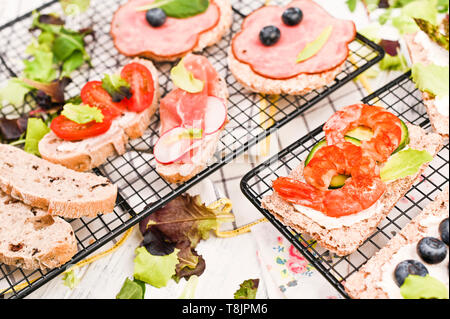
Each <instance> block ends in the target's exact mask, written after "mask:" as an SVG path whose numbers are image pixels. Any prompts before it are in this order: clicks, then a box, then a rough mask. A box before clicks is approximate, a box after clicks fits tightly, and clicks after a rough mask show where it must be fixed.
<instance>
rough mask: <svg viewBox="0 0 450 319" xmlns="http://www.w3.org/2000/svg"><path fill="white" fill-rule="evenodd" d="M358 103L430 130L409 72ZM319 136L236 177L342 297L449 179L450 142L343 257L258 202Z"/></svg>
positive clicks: (312, 135) (310, 136) (319, 130)
mask: <svg viewBox="0 0 450 319" xmlns="http://www.w3.org/2000/svg"><path fill="white" fill-rule="evenodd" d="M363 103H366V104H375V103H377V105H383V106H385V107H387V108H388V109H389V110H390V111H391V112H393V113H394V114H395V115H397V116H399V117H400V118H401V119H402V120H404V121H406V122H409V123H411V124H414V125H418V126H421V127H423V128H425V129H427V130H431V125H430V122H429V119H428V116H427V113H426V109H425V106H424V104H423V103H422V93H421V92H420V91H418V90H417V89H416V88H415V85H414V83H413V82H412V81H411V80H410V72H408V73H406V74H404V75H402V76H400V77H399V78H397V79H396V80H394V81H392V82H391V83H389V84H387V85H386V86H384V87H383V88H381V89H379V90H378V91H376V92H375V93H373V94H372V95H370V96H368V97H366V98H364V99H363ZM323 138H324V134H323V131H322V127H318V128H317V129H315V130H314V131H312V132H311V133H309V134H307V135H306V136H304V137H302V138H301V139H299V140H298V141H297V142H295V143H293V144H292V145H290V146H289V147H287V148H286V149H284V150H282V151H281V152H280V153H279V154H277V155H275V156H274V157H272V158H271V159H269V160H267V161H266V162H264V163H262V164H261V165H259V166H257V167H256V168H255V169H253V170H252V171H251V172H249V173H248V174H247V175H246V176H244V178H243V179H242V181H241V189H242V192H243V193H244V195H245V196H246V197H247V198H248V199H249V200H250V201H251V202H252V203H253V205H255V206H256V207H257V208H258V210H259V211H260V212H261V213H262V214H263V215H264V216H265V217H266V218H267V219H268V220H269V221H270V222H271V223H272V224H273V225H274V226H275V227H276V228H277V229H278V230H279V231H280V232H281V233H282V234H283V235H284V236H286V238H287V239H288V240H289V241H290V242H291V243H292V244H293V245H294V246H295V247H296V248H297V249H298V250H299V251H301V252H302V254H303V255H304V256H305V257H306V258H307V259H308V260H309V261H310V262H311V263H312V264H313V266H314V267H315V268H316V269H317V270H318V271H320V272H321V274H322V275H323V276H324V277H325V278H326V279H327V280H328V281H329V282H330V283H331V284H332V285H333V286H334V287H335V288H336V289H337V290H338V291H339V292H340V293H341V294H342V295H343V296H344V297H346V298H349V296H348V295H347V294H346V292H345V290H344V287H343V285H342V282H343V281H344V280H345V279H346V278H348V277H349V276H350V275H351V274H353V273H355V272H357V271H358V270H359V268H360V267H361V266H362V265H364V264H365V262H366V261H368V260H369V259H370V257H371V256H373V255H374V254H375V253H376V252H377V251H378V250H380V249H381V248H382V247H383V246H385V245H386V244H387V242H388V241H389V240H390V239H391V238H392V237H393V236H394V235H395V234H396V233H397V232H398V231H400V230H401V229H402V228H403V227H404V226H405V225H406V224H407V223H408V222H409V221H410V220H411V219H412V218H414V217H415V216H416V215H417V214H418V213H419V212H420V211H421V210H422V209H423V208H424V207H425V206H426V205H427V204H428V203H429V202H430V201H432V200H433V199H434V197H435V196H436V195H437V194H439V192H440V191H442V190H443V188H444V187H445V186H446V185H447V184H448V182H449V175H448V172H449V145H448V144H447V145H446V146H445V147H444V148H443V149H442V150H441V151H440V152H439V153H438V155H437V156H436V157H435V159H434V160H433V161H432V162H431V164H430V166H429V167H428V169H427V170H426V171H425V172H424V174H423V176H422V177H423V178H422V179H421V180H420V181H419V182H418V183H416V184H415V185H414V186H413V188H412V189H411V190H410V191H409V192H408V193H407V194H406V196H405V197H404V198H403V199H401V200H400V201H399V202H398V203H397V205H396V206H395V208H394V209H393V210H392V211H391V212H390V214H389V215H388V216H387V217H386V219H385V220H384V221H383V222H382V223H381V224H380V225H379V226H378V227H377V229H376V231H375V232H374V233H373V234H372V235H371V236H370V237H369V238H368V239H367V240H366V241H365V242H364V244H363V245H361V246H360V247H359V248H358V250H357V251H356V252H354V253H352V254H350V255H348V256H345V257H339V256H337V255H335V254H332V253H330V252H329V251H328V250H326V249H324V248H322V247H320V246H319V245H318V244H317V243H316V241H314V240H312V239H311V238H310V237H309V236H308V235H303V234H301V233H298V232H296V231H295V230H293V229H292V228H290V227H287V226H285V225H283V224H282V223H281V222H280V221H279V220H277V219H276V218H275V217H274V216H273V215H272V214H271V213H270V212H269V211H267V210H265V209H263V208H262V207H261V200H262V198H263V197H265V196H267V195H270V194H271V193H272V187H271V181H273V180H275V179H276V178H278V177H280V176H287V175H288V174H289V172H290V171H292V170H293V169H294V168H295V167H297V166H298V165H299V164H300V163H301V162H303V161H304V160H305V159H306V157H307V156H308V154H309V152H310V150H311V149H312V147H313V146H314V145H315V144H316V143H317V142H318V141H320V140H322V139H323Z"/></svg>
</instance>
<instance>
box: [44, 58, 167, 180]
mask: <svg viewBox="0 0 450 319" xmlns="http://www.w3.org/2000/svg"><path fill="white" fill-rule="evenodd" d="M132 62H137V63H140V64H142V65H144V66H146V67H147V68H148V69H149V70H150V72H151V73H152V75H153V80H154V85H155V93H154V97H153V103H152V105H151V106H150V107H149V108H147V109H145V110H144V111H142V112H140V113H133V112H127V113H126V114H124V115H122V116H121V117H119V118H117V119H115V120H114V121H113V125H112V126H111V128H110V129H109V131H108V132H106V133H105V134H102V135H101V136H98V137H93V138H89V139H86V140H82V141H77V142H71V141H65V140H62V139H60V138H59V137H58V136H56V135H55V134H54V133H53V132H50V133H48V134H47V135H46V136H44V138H43V139H42V140H41V141H40V142H39V152H40V154H41V156H42V158H44V159H46V160H48V161H50V162H52V163H56V164H61V165H63V166H65V167H68V168H71V169H73V170H76V171H79V172H86V171H89V170H91V169H93V168H95V167H98V166H100V165H102V164H104V163H105V162H106V161H107V159H108V157H110V156H113V155H123V154H124V153H125V152H126V145H127V143H128V141H129V140H130V139H136V138H139V137H141V136H142V135H143V134H144V132H145V130H146V129H147V128H148V126H149V125H150V123H151V120H152V116H153V114H155V112H156V110H157V108H158V103H159V96H160V92H159V81H158V71H157V70H156V68H155V66H154V65H153V63H152V62H151V61H149V60H144V59H134V60H133V61H132Z"/></svg>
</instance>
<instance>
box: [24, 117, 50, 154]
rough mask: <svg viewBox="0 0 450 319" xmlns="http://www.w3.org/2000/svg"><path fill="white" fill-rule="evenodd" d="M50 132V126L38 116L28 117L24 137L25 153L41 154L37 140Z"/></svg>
mask: <svg viewBox="0 0 450 319" xmlns="http://www.w3.org/2000/svg"><path fill="white" fill-rule="evenodd" d="M49 132H50V128H49V127H48V126H47V125H46V124H45V123H44V121H42V119H40V118H33V117H32V118H29V119H28V124H27V133H26V135H25V136H26V137H25V147H24V150H25V152H27V153H30V154H34V155H37V156H41V154H40V153H39V142H40V141H41V139H42V138H43V137H44V136H45V135H47V134H48V133H49Z"/></svg>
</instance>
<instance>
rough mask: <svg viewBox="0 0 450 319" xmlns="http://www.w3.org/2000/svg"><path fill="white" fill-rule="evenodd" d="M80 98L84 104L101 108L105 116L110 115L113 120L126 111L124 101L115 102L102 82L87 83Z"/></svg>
mask: <svg viewBox="0 0 450 319" xmlns="http://www.w3.org/2000/svg"><path fill="white" fill-rule="evenodd" d="M80 97H81V100H82V101H83V103H84V104H87V105H89V106H91V107H96V108H99V109H100V110H102V113H103V114H104V115H109V116H110V117H112V118H116V117H118V116H120V115H121V114H122V113H123V112H124V111H125V110H126V104H125V103H124V102H123V101H122V102H119V103H116V102H113V100H112V98H111V96H110V95H109V93H108V91H106V90H105V89H104V88H103V87H102V82H100V81H91V82H88V83H86V84H85V86H84V87H83V88H82V89H81V94H80Z"/></svg>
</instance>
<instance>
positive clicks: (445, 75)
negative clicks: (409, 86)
mask: <svg viewBox="0 0 450 319" xmlns="http://www.w3.org/2000/svg"><path fill="white" fill-rule="evenodd" d="M411 72H412V73H411V76H412V79H413V81H414V83H415V84H416V86H417V88H418V89H419V90H420V91H422V92H428V93H430V94H432V95H434V96H440V97H444V96H448V95H449V67H448V66H439V65H436V64H427V65H424V64H422V63H416V64H414V65H413V66H412V68H411Z"/></svg>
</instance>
